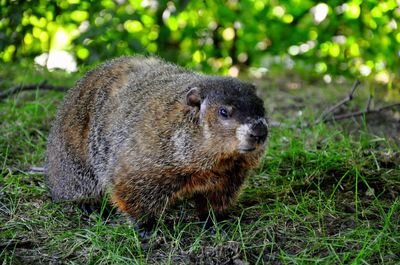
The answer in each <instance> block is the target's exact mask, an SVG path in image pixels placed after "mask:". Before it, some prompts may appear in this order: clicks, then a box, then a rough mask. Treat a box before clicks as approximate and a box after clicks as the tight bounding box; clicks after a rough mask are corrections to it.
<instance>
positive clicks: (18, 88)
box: [0, 80, 69, 100]
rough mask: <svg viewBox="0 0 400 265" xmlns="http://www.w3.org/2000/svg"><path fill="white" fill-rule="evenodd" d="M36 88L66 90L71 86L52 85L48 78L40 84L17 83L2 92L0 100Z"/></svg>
mask: <svg viewBox="0 0 400 265" xmlns="http://www.w3.org/2000/svg"><path fill="white" fill-rule="evenodd" d="M36 89H41V90H54V91H61V92H65V91H67V90H68V89H69V87H65V86H54V85H50V84H47V80H44V81H43V82H41V83H39V84H28V85H17V86H14V87H12V88H10V89H8V90H6V91H4V92H0V100H3V99H5V98H7V97H9V96H11V95H15V94H17V93H19V92H21V91H28V90H36Z"/></svg>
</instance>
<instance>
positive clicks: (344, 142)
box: [0, 66, 400, 264]
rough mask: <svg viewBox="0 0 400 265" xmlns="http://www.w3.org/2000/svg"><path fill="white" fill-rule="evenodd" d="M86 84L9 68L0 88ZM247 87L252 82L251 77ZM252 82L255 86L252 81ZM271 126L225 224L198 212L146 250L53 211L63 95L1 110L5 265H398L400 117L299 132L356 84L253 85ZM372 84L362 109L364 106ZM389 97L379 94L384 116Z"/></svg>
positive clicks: (13, 100)
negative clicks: (52, 144)
mask: <svg viewBox="0 0 400 265" xmlns="http://www.w3.org/2000/svg"><path fill="white" fill-rule="evenodd" d="M79 76H81V73H80V74H73V75H68V74H65V73H61V72H52V73H49V72H47V71H44V70H43V69H32V68H29V67H28V68H26V67H21V66H2V67H1V69H0V79H1V80H3V82H2V83H1V84H0V85H1V87H3V88H5V87H10V86H12V85H15V84H19V83H25V84H26V83H40V82H41V81H43V80H45V79H46V80H48V82H49V83H51V84H55V85H67V86H72V85H73V83H74V82H75V80H76V79H77V78H79ZM247 78H249V77H247ZM253 81H254V80H253ZM256 83H257V85H258V87H259V92H260V95H262V97H263V98H264V99H265V105H266V107H267V109H268V113H269V118H270V121H271V124H277V123H278V122H279V123H280V126H278V127H272V128H271V131H270V137H269V142H268V150H267V151H266V154H265V156H264V159H263V161H262V163H261V165H260V167H259V168H258V169H257V170H255V171H254V172H252V174H251V175H250V176H249V178H248V181H247V182H246V185H245V187H244V189H243V192H242V194H241V196H240V198H239V201H238V204H237V205H236V206H234V207H233V208H232V210H231V213H230V215H229V219H228V220H226V221H223V222H220V223H215V225H214V227H213V229H208V230H207V229H205V228H204V224H203V223H201V222H199V221H198V220H197V217H196V215H195V212H194V210H193V206H192V204H191V202H190V201H181V202H179V203H178V204H177V205H175V206H174V207H173V208H172V209H169V210H168V211H167V212H166V213H165V214H164V216H163V217H162V218H161V219H160V220H159V222H158V225H157V228H156V233H154V234H153V235H152V236H150V237H149V238H147V239H141V238H140V237H139V236H138V234H137V232H136V231H135V229H134V225H133V224H132V223H131V222H130V220H129V219H128V218H127V217H126V216H124V215H122V214H120V213H112V214H111V215H110V216H108V217H104V216H103V217H101V216H100V215H99V214H96V213H94V214H92V215H89V216H88V215H86V214H84V213H82V212H81V211H80V210H79V209H78V207H76V205H74V204H72V203H64V204H56V203H53V202H52V201H51V199H50V197H49V192H48V190H47V187H46V185H45V182H44V176H43V175H42V174H32V173H31V172H29V169H30V167H31V166H43V164H44V157H45V142H46V137H47V133H48V130H49V126H50V124H51V120H52V119H53V118H54V115H55V110H56V107H57V104H59V103H60V101H61V100H62V97H63V95H64V93H62V92H53V91H40V90H36V91H31V92H22V93H20V94H18V95H16V96H11V97H9V98H7V99H5V100H3V101H2V102H0V120H1V124H0V135H1V136H0V150H1V152H0V163H1V165H0V224H1V226H0V260H2V264H64V263H68V264H316V263H318V264H320V263H322V264H343V263H345V264H350V263H351V264H399V260H400V199H399V192H400V185H399V184H400V150H399V139H400V137H399V135H400V129H399V127H400V123H399V112H397V111H395V110H389V111H386V112H383V113H378V114H374V115H369V116H366V117H360V118H354V119H348V120H344V121H340V122H335V123H320V124H316V125H313V126H309V127H304V126H303V127H302V125H304V124H306V123H310V122H312V121H314V120H315V118H317V117H318V116H319V114H321V112H322V111H323V110H324V109H325V108H326V107H328V106H331V105H332V104H334V103H335V102H337V101H339V100H340V99H341V98H343V97H344V96H345V95H346V93H348V91H349V90H350V87H351V83H352V80H349V81H346V80H345V81H342V82H333V83H332V84H329V85H326V84H323V83H322V82H320V81H318V80H316V81H307V82H305V81H302V80H301V79H299V78H298V77H296V76H293V75H289V74H287V75H281V76H279V77H272V78H270V77H268V78H267V77H266V78H263V79H260V80H256ZM371 86H372V85H371V84H369V83H363V84H362V85H361V86H360V88H359V89H358V90H357V92H356V98H355V100H353V101H354V102H350V104H349V106H348V107H347V108H344V109H343V108H342V109H341V110H340V111H353V110H356V109H358V108H361V107H362V106H363V104H365V101H366V98H367V95H368V91H370V89H371ZM386 93H387V89H386V88H379V87H377V88H376V91H375V94H376V101H375V104H376V105H377V106H381V105H385V104H389V103H390V102H387V101H385V100H383V98H385V97H384V96H385V95H386Z"/></svg>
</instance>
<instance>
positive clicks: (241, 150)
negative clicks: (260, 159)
mask: <svg viewBox="0 0 400 265" xmlns="http://www.w3.org/2000/svg"><path fill="white" fill-rule="evenodd" d="M254 150H256V148H255V147H251V148H240V149H238V151H239V153H250V152H253V151H254Z"/></svg>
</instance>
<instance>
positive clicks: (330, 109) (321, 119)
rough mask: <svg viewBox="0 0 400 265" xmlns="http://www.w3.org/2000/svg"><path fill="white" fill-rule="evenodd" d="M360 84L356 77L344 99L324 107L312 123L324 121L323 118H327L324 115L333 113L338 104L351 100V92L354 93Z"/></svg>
mask: <svg viewBox="0 0 400 265" xmlns="http://www.w3.org/2000/svg"><path fill="white" fill-rule="evenodd" d="M360 84H361V82H360V80H358V79H357V80H356V81H355V82H354V83H353V86H352V87H351V91H350V93H349V94H348V95H347V97H345V98H344V99H342V100H341V101H339V102H338V103H336V104H335V105H333V106H332V107H330V108H328V109H325V110H324V111H323V112H322V114H321V116H319V118H318V119H316V120H315V122H314V124H318V123H320V122H321V121H325V120H326V119H327V118H326V117H327V116H328V115H329V114H332V113H334V112H335V110H336V109H337V108H339V107H340V106H342V105H344V104H346V103H347V102H349V101H351V100H352V99H353V94H354V92H355V91H356V89H357V87H358V86H359V85H360Z"/></svg>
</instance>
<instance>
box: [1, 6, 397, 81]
mask: <svg viewBox="0 0 400 265" xmlns="http://www.w3.org/2000/svg"><path fill="white" fill-rule="evenodd" d="M0 3H1V4H0V58H1V60H3V61H4V62H9V61H14V60H15V59H19V58H34V57H35V56H37V55H40V54H42V53H43V52H49V51H53V50H65V51H68V52H70V53H72V54H73V55H74V56H75V57H76V58H77V60H78V62H79V63H85V64H91V63H93V62H97V61H102V60H105V59H107V58H110V57H115V56H119V55H128V54H135V53H144V54H158V55H160V56H161V57H164V58H166V59H168V60H171V61H175V62H178V63H179V64H182V65H187V66H190V67H197V68H200V69H201V70H203V71H216V72H221V73H228V72H229V73H230V74H233V75H235V74H236V73H237V72H238V71H239V70H240V69H243V68H247V67H248V66H250V67H252V68H251V69H253V70H254V69H255V70H254V71H255V72H256V73H257V71H258V72H259V74H262V72H263V71H264V72H265V71H267V70H268V69H269V68H270V67H272V66H273V65H284V66H285V67H287V68H289V69H292V68H294V69H295V70H298V71H300V72H303V73H305V74H307V75H317V76H322V75H326V74H329V75H333V76H335V75H347V76H360V75H361V76H366V77H373V78H375V79H377V80H380V81H383V82H386V83H387V82H390V80H392V79H393V77H394V76H395V74H396V72H397V73H398V71H399V65H400V64H399V56H400V29H399V27H400V25H399V18H400V8H399V5H400V1H398V0H397V1H396V0H386V1H378V0H368V1H360V0H350V1H337V0H336V1H335V0H333V1H328V2H326V3H322V2H317V1H311V0H288V1H279V0H241V1H238V0H227V1H223V0H217V1H211V0H205V1H189V0H176V1H165V0H159V1H155V0H143V1H139V0H99V1H94V0H93V1H89V0H86V1H83V0H55V1H47V0H36V1H34V0H32V1H29V0H25V1H10V0H0ZM253 67H254V68H253Z"/></svg>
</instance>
